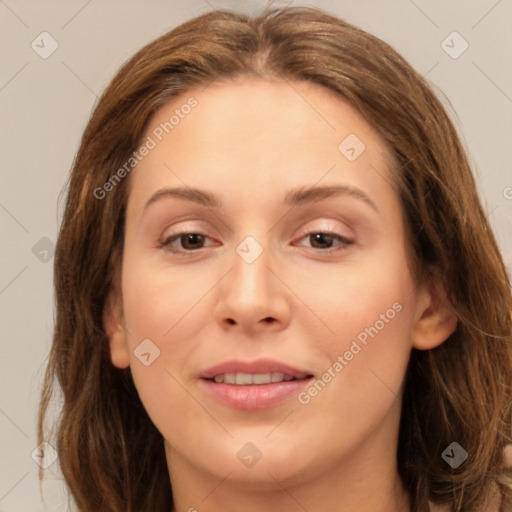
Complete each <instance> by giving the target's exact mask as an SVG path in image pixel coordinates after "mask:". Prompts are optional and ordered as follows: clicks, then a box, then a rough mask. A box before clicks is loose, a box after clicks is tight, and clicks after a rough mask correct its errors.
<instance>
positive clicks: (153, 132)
mask: <svg viewBox="0 0 512 512" xmlns="http://www.w3.org/2000/svg"><path fill="white" fill-rule="evenodd" d="M149 139H151V140H152V141H153V143H152V146H153V147H152V149H151V150H150V151H149V152H148V153H147V155H146V156H145V157H144V158H143V159H142V160H141V161H140V162H139V163H138V165H137V166H136V168H135V169H134V171H133V172H132V173H131V176H130V181H131V187H130V188H131V193H130V202H134V201H135V202H139V198H140V200H141V201H142V197H143V196H144V197H147V196H148V195H149V194H151V193H152V192H154V191H155V190H156V189H157V188H158V187H160V186H162V185H176V184H179V185H187V184H190V185H191V186H192V185H194V186H198V185H204V186H207V187H209V188H212V187H216V188H217V189H221V188H222V189H224V191H226V187H230V189H231V190H232V191H234V190H235V189H236V190H237V192H238V193H239V194H240V193H241V192H243V191H244V190H245V192H246V193H247V194H254V192H255V191H256V190H259V191H260V192H262V191H265V192H266V193H267V194H272V192H273V191H274V190H276V189H282V188H284V187H285V186H286V187H287V188H289V187H293V185H296V186H297V185H301V184H304V183H307V182H315V181H318V180H319V179H321V178H322V176H324V175H326V174H329V175H330V176H329V177H333V176H340V173H342V174H343V172H345V173H348V174H351V175H352V176H351V178H350V180H351V181H352V184H353V185H361V183H359V182H360V181H361V180H363V179H364V178H365V176H366V177H368V175H370V176H371V175H372V174H373V182H375V183H377V181H378V178H377V174H376V173H378V174H379V175H380V180H381V181H382V179H383V178H384V179H385V178H386V177H385V176H384V175H385V174H387V173H388V172H389V167H390V165H389V164H390V161H391V158H390V151H389V150H388V149H387V146H386V143H385V141H384V140H383V139H382V138H381V137H380V135H379V134H378V132H377V131H376V130H375V129H374V128H373V127H372V126H371V125H370V124H369V123H367V122H366V121H365V119H364V118H363V117H362V116H361V115H360V114H359V113H358V112H357V110H356V109H355V108H354V107H352V106H351V105H350V104H349V103H348V102H347V101H346V100H344V99H343V98H342V97H340V96H339V95H337V94H336V93H334V92H332V91H330V90H328V89H326V88H324V87H322V86H320V85H318V84H313V83H309V82H289V81H284V80H283V81H273V82H271V81H265V80H261V79H253V78H244V79H241V80H238V81H236V82H219V81H216V82H213V83H212V84H210V85H208V86H206V87H205V86H198V87H195V88H192V89H190V90H187V91H185V92H183V93H181V94H180V95H178V96H176V97H175V98H173V99H172V100H171V101H170V102H168V103H167V104H166V105H164V106H163V107H162V108H161V109H160V110H158V111H157V112H156V114H155V115H154V116H153V117H152V118H151V119H150V121H149V123H148V127H147V129H146V133H145V135H144V137H143V140H149ZM354 156H355V158H354ZM372 168H374V169H375V170H372ZM331 171H332V172H331ZM388 181H390V179H388ZM226 192H227V191H226ZM134 193H135V195H136V196H137V197H134V198H132V196H133V195H134ZM139 206H140V205H139Z"/></svg>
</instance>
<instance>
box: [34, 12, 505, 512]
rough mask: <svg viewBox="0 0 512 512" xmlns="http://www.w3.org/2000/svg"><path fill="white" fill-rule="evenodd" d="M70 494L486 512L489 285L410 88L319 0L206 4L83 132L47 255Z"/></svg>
mask: <svg viewBox="0 0 512 512" xmlns="http://www.w3.org/2000/svg"><path fill="white" fill-rule="evenodd" d="M55 287H56V298H57V313H56V328H55V335H54V342H53V347H52V351H51V355H50V362H49V366H48V370H47V375H46V381H45V386H44V390H43V397H42V405H41V411H40V420H39V435H40V440H41V441H43V440H45V439H47V438H48V435H47V434H48V433H47V431H46V428H45V417H46V412H47V406H48V403H49V402H50V400H51V397H52V396H53V392H54V391H55V389H54V379H55V378H56V379H57V380H58V383H59V386H60V388H61V389H62V392H63V398H64V402H63V408H62V416H61V418H60V420H59V423H58V424H57V426H56V427H57V430H56V447H57V451H58V453H59V460H60V464H61V468H62V471H63V474H64V476H65V479H66V482H67V485H68V486H69V489H70V491H71V495H72V497H73V498H74V501H75V502H76V504H77V507H78V510H80V511H87V512H94V511H102V512H106V511H108V512H110V511H112V512H113V511H116V512H121V511H123V512H126V511H130V512H142V511H152V512H156V511H158V512H160V511H161V512H164V511H165V512H168V511H171V510H172V511H176V512H182V511H187V510H188V511H192V510H198V511H199V512H202V511H206V510H208V511H217V510H221V509H222V510H224V511H225V510H245V511H262V510H280V511H288V510H308V511H310V512H312V511H316V510H318V511H324V512H325V511H337V512H340V511H348V510H358V511H362V512H364V511H370V510H371V511H380V512H387V511H414V512H426V511H428V510H451V511H464V512H469V511H471V512H473V511H476V510H482V511H483V510H486V511H487V510H491V509H492V510H500V511H502V512H504V511H506V510H510V509H511V507H512V488H511V486H510V482H511V477H512V470H511V469H510V468H509V467H507V466H506V464H505V462H506V461H504V459H503V457H504V450H505V447H506V446H507V444H509V443H511V442H512V432H511V430H512V423H511V418H512V390H511V382H512V349H511V343H510V342H511V315H510V311H511V295H510V285H509V281H508V277H507V274H506V271H505V268H504V265H503V261H502V258H501V256H500V254H499V251H498V248H497V245H496V242H495V239H494V237H493V235H492V233H491V230H490V228H489V225H488V223H487V220H486V216H485V213H484V212H483V209H482V207H481V205H480V203H479V200H478V197H477V192H476V189H475V183H474V180H473V177H472V174H471V170H470V168H469V165H468V162H467V159H466V156H465V154H464V151H463V148H462V146H461V144H460V142H459V140H458V138H457V135H456V131H455V129H454V127H453V125H452V123H451V122H450V120H449V118H448V116H447V114H446V112H445V111H444V109H443V107H442V106H441V104H440V102H439V101H438V100H437V99H436V97H435V96H434V95H433V93H432V92H431V90H430V88H429V87H428V85H427V84H426V82H425V81H424V80H423V78H422V77H421V76H420V75H419V74H418V73H416V72H415V71H414V70H412V69H411V67H410V66H409V65H408V64H407V63H406V62H405V61H404V60H403V59H402V58H401V57H400V56H399V55H397V53H396V52H395V51H394V50H393V49H392V48H390V47H389V46H388V45H386V44H385V43H384V42H382V41H380V40H379V39H377V38H375V37H373V36H371V35H369V34H367V33H365V32H363V31H361V30H359V29H357V28H355V27H353V26H351V25H349V24H347V23H345V22H344V21H341V20H339V19H337V18H334V17H332V16H330V15H328V14H326V13H324V12H322V11H320V10H317V9H309V8H283V9H274V10H267V11H265V12H264V13H263V14H261V15H260V16H257V17H254V18H250V17H248V16H245V15H241V14H236V13H233V12H228V11H216V12H213V13H209V14H206V15H203V16H200V17H198V18H196V19H193V20H191V21H189V22H187V23H185V24H183V25H181V26H180V27H178V28H176V29H174V30H173V31H171V32H169V33H168V34H166V35H164V36H162V37H161V38H159V39H157V40H156V41H154V42H153V43H151V44H149V45H147V46H146V47H145V48H143V49H142V50H140V51H139V52H138V53H137V54H136V55H135V56H134V57H133V58H132V59H130V60H129V61H128V62H127V63H126V64H125V65H124V66H123V67H122V69H121V70H120V71H119V72H118V73H117V75H116V76H115V78H114V79H113V81H112V83H111V84H110V85H109V86H108V88H107V90H106V91H105V93H104V94H103V96H102V98H101V100H100V101H99V103H98V105H97V106H96V108H95V110H94V113H93V115H92V117H91V119H90V121H89V124H88V125H87V128H86V129H85V132H84V135H83V139H82V142H81V146H80V149H79V151H78V154H77V156H76V160H75V163H74V167H73V170H72V174H71V179H70V183H69V190H68V198H67V206H66V211H65V215H64V220H63V223H62V227H61V231H60V235H59V240H58V244H57V249H56V259H55Z"/></svg>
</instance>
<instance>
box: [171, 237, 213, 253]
mask: <svg viewBox="0 0 512 512" xmlns="http://www.w3.org/2000/svg"><path fill="white" fill-rule="evenodd" d="M207 238H208V237H207V236H205V235H203V234H202V233H178V234H176V235H173V236H170V237H169V238H167V239H166V240H165V241H164V242H163V243H162V244H161V246H162V247H165V248H167V249H169V250H170V251H172V252H192V251H194V250H197V249H202V248H203V246H204V245H203V244H204V242H205V240H206V239H207ZM174 242H178V243H179V245H180V246H181V247H178V248H176V246H175V245H174Z"/></svg>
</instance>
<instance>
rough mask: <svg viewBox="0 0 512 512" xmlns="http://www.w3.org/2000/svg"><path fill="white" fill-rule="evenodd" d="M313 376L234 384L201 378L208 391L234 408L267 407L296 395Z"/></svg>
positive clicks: (219, 400)
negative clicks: (267, 382)
mask: <svg viewBox="0 0 512 512" xmlns="http://www.w3.org/2000/svg"><path fill="white" fill-rule="evenodd" d="M310 381H311V378H309V379H302V380H291V381H288V382H275V383H270V384H252V385H243V386H238V385H233V384H224V383H220V382H213V381H211V380H206V379H201V381H200V382H202V385H203V386H204V387H205V389H206V392H207V393H208V394H210V396H212V397H213V398H215V400H217V401H218V402H220V403H221V404H223V405H226V406H228V407H231V408H233V409H266V408H268V407H273V406H275V405H278V404H280V403H282V402H284V401H285V400H288V399H289V398H292V397H296V396H297V395H298V394H299V393H300V392H301V391H302V390H303V389H304V387H305V386H306V385H308V384H309V382H310Z"/></svg>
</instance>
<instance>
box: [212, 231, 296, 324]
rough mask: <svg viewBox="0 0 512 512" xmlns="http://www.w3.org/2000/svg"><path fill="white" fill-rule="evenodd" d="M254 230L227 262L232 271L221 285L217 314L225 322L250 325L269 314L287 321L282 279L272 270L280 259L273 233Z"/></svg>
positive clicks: (265, 320)
mask: <svg viewBox="0 0 512 512" xmlns="http://www.w3.org/2000/svg"><path fill="white" fill-rule="evenodd" d="M252 233H254V234H253V235H247V236H245V238H243V239H242V240H241V241H240V242H239V243H238V245H237V246H236V247H235V248H234V254H232V256H231V257H230V258H229V262H227V264H228V265H229V267H230V268H231V271H230V272H229V273H228V274H227V275H226V279H225V280H223V283H222V287H221V288H220V289H219V292H220V294H219V297H218V302H217V305H216V312H215V316H216V318H217V320H219V321H221V322H226V321H228V322H229V323H230V324H232V323H233V322H234V323H236V324H239V325H241V326H244V327H245V328H249V329H250V328H251V327H255V326H257V325H258V324H261V323H262V321H264V323H266V322H268V319H269V318H271V319H273V320H279V322H280V323H284V324H285V323H286V322H287V321H288V320H287V318H288V313H287V310H288V305H287V301H286V300H285V298H284V297H283V296H282V292H283V290H282V287H281V285H280V282H279V279H277V278H276V276H275V275H274V272H273V271H271V270H270V269H271V268H272V267H273V266H275V261H276V258H274V255H273V253H272V250H271V245H272V244H271V242H270V239H271V236H270V235H271V234H269V233H266V231H265V230H264V229H263V228H262V229H259V230H252Z"/></svg>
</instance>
